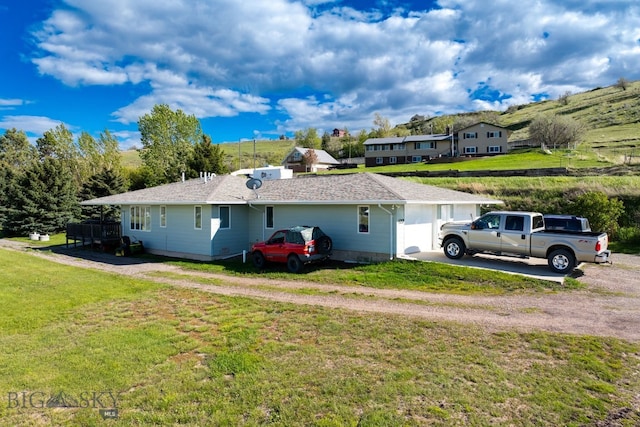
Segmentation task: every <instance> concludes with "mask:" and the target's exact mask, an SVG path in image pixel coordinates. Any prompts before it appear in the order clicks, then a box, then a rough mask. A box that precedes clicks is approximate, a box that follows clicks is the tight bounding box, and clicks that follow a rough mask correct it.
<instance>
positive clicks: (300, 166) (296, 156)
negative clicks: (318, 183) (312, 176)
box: [282, 147, 340, 172]
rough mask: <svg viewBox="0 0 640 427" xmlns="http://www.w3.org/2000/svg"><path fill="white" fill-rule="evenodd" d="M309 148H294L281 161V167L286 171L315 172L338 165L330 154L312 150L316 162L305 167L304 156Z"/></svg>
mask: <svg viewBox="0 0 640 427" xmlns="http://www.w3.org/2000/svg"><path fill="white" fill-rule="evenodd" d="M309 150H311V148H303V147H295V148H294V149H293V150H291V152H289V154H287V156H286V157H285V158H284V160H283V161H282V165H283V166H284V167H285V168H287V169H293V171H294V172H317V171H319V170H327V169H329V168H332V167H335V166H337V165H339V164H340V162H339V161H337V160H336V159H335V158H334V157H333V156H332V155H331V154H329V153H327V152H326V151H324V150H317V149H315V148H314V149H313V151H314V153H315V155H316V162H315V163H314V164H313V165H307V164H305V162H304V155H305V154H307V151H309Z"/></svg>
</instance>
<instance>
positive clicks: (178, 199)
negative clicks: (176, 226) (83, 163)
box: [81, 175, 253, 205]
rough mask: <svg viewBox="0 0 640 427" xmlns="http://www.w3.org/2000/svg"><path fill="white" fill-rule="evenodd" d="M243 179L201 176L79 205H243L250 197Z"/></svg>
mask: <svg viewBox="0 0 640 427" xmlns="http://www.w3.org/2000/svg"><path fill="white" fill-rule="evenodd" d="M246 182H247V179H246V178H245V177H242V176H233V175H220V176H214V177H212V178H210V179H209V180H208V181H207V182H205V181H204V179H201V178H196V179H190V180H187V181H184V182H173V183H171V184H165V185H160V186H157V187H151V188H144V189H142V190H135V191H129V192H127V193H122V194H115V195H113V196H107V197H100V198H98V199H93V200H87V201H84V202H82V203H81V204H83V205H128V204H133V203H136V204H151V205H160V204H168V205H178V204H182V205H185V204H208V203H210V204H221V203H224V204H234V203H242V204H244V203H246V199H247V198H248V197H253V191H252V190H249V189H248V188H247V187H246V185H245V183H246Z"/></svg>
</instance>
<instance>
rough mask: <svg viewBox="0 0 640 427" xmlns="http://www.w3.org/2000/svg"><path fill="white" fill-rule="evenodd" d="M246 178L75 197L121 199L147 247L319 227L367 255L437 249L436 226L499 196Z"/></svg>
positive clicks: (357, 177)
mask: <svg viewBox="0 0 640 427" xmlns="http://www.w3.org/2000/svg"><path fill="white" fill-rule="evenodd" d="M246 184H247V179H246V178H245V177H240V176H232V175H219V176H207V175H205V176H204V178H200V179H192V180H187V181H182V182H175V183H171V184H166V185H161V186H158V187H153V188H147V189H142V190H136V191H130V192H127V193H122V194H117V195H112V196H106V197H101V198H97V199H93V200H87V201H84V202H82V204H83V205H117V206H120V208H121V224H122V225H121V227H122V230H121V231H122V235H126V236H129V237H130V238H131V239H132V241H136V240H140V241H143V243H144V247H145V250H147V251H149V252H151V253H156V254H161V255H167V256H176V257H183V258H190V259H200V260H212V259H220V258H225V257H230V256H234V255H238V254H242V253H243V251H248V250H249V249H250V247H251V244H252V243H254V242H257V241H262V240H265V239H266V238H268V237H269V236H270V235H271V234H272V233H273V232H274V231H276V230H277V229H280V228H288V227H290V226H293V225H317V226H320V227H321V228H322V229H323V230H324V231H325V232H326V233H327V234H329V235H330V236H331V238H332V239H333V246H334V250H333V258H334V259H338V260H345V261H357V262H370V261H378V260H388V259H392V258H395V257H399V256H403V255H407V254H411V253H415V252H423V251H431V250H437V249H438V242H437V234H438V229H439V228H440V225H441V224H443V223H445V222H448V221H452V220H465V219H470V218H472V217H476V216H478V215H479V214H480V210H481V207H482V206H484V205H491V204H499V203H502V202H500V201H498V200H494V199H491V198H488V197H484V196H478V195H473V194H468V193H464V192H460V191H453V190H448V189H443V188H439V187H434V186H430V185H424V184H420V183H417V182H412V181H409V180H406V179H401V178H392V177H388V176H384V175H379V174H373V173H356V174H348V175H323V176H318V177H304V178H293V179H283V180H267V181H263V182H262V183H261V184H262V185H261V186H255V185H253V186H252V185H249V186H247V185H246ZM249 187H251V188H249Z"/></svg>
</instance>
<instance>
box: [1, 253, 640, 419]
mask: <svg viewBox="0 0 640 427" xmlns="http://www.w3.org/2000/svg"><path fill="white" fill-rule="evenodd" d="M0 268H1V270H2V272H3V275H2V277H1V278H0V298H2V301H3V315H2V316H1V317H0V348H2V352H0V377H1V378H2V382H0V396H3V398H4V399H6V400H5V402H3V404H2V405H0V425H7V426H9V425H11V426H14V425H34V426H37V425H151V424H152V425H176V424H181V425H193V426H196V425H198V426H199V425H238V424H245V425H261V424H272V425H282V426H290V425H320V426H338V425H362V426H389V425H425V424H428V425H442V426H445V425H446V426H449V425H478V426H480V425H524V426H526V425H531V426H533V425H576V426H578V425H591V424H594V423H595V422H598V421H602V420H605V419H607V416H608V415H609V414H614V415H615V414H623V417H622V421H624V422H626V423H627V425H634V424H637V422H638V421H640V420H639V419H638V414H637V413H636V412H633V410H631V409H629V408H631V407H632V400H633V399H634V396H637V395H638V393H640V378H639V377H638V376H637V372H638V370H639V369H640V362H639V359H638V354H639V352H640V347H639V346H638V345H637V344H629V343H626V342H622V341H619V340H616V339H603V338H595V337H588V336H570V335H561V334H547V333H527V334H520V333H506V332H505V333H489V332H487V331H485V330H483V329H481V328H479V327H477V326H472V325H458V324H454V323H446V322H438V323H434V322H427V321H421V320H416V319H411V318H406V317H398V316H387V315H380V314H376V315H372V314H362V313H356V312H349V311H344V310H331V309H325V308H320V307H311V306H296V305H291V304H280V303H274V302H265V301H260V300H253V299H247V298H232V297H222V296H217V295H212V294H208V293H205V292H198V291H194V290H187V289H181V288H172V287H166V286H159V285H156V284H153V283H151V282H149V281H142V280H134V279H129V278H123V277H120V276H116V275H111V274H106V273H102V272H98V271H91V270H84V269H79V268H72V267H66V266H62V265H59V264H54V263H52V262H49V261H46V260H43V259H41V258H37V257H34V256H31V255H29V254H26V253H18V252H13V251H6V250H0ZM96 392H99V393H101V394H100V396H101V399H98V401H96V400H95V399H94V398H95V397H96V394H94V393H96ZM49 396H55V397H57V398H58V400H57V401H58V402H59V401H60V396H64V397H65V398H66V401H67V403H72V402H74V400H75V402H76V403H77V404H78V405H80V406H84V407H75V408H50V407H42V406H43V405H44V404H45V402H46V399H47V398H48V397H49ZM100 405H103V406H105V407H113V406H115V407H116V408H117V409H118V419H117V420H108V421H104V420H103V419H102V418H101V415H100V412H99V409H100Z"/></svg>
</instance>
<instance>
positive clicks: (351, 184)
mask: <svg viewBox="0 0 640 427" xmlns="http://www.w3.org/2000/svg"><path fill="white" fill-rule="evenodd" d="M246 181H247V180H246V178H244V177H240V176H231V175H222V176H216V177H213V178H212V179H211V180H210V181H208V182H206V183H205V182H204V181H203V180H201V179H192V180H188V181H185V182H175V183H172V184H166V185H161V186H158V187H153V188H146V189H143V190H137V191H131V192H128V193H123V194H117V195H113V196H107V197H102V198H99V199H93V200H88V201H86V202H83V203H82V204H84V205H125V204H156V205H158V204H167V205H172V204H173V205H176V204H244V203H247V202H251V203H252V204H338V203H339V204H345V203H346V204H357V203H394V204H406V203H428V204H452V203H482V204H496V203H500V202H499V201H498V200H494V199H490V198H488V197H483V196H476V195H473V194H469V193H463V192H461V191H454V190H448V189H445V188H440V187H434V186H431V185H425V184H420V183H417V182H412V181H409V180H406V179H399V178H391V177H388V176H384V175H378V174H374V173H369V172H365V173H355V174H347V175H323V176H318V177H308V178H291V179H281V180H269V181H264V182H263V184H262V187H261V188H260V189H258V190H256V191H255V192H254V191H253V190H250V189H248V188H247V187H246V185H245V184H246Z"/></svg>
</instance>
